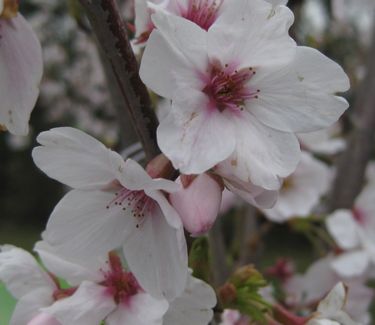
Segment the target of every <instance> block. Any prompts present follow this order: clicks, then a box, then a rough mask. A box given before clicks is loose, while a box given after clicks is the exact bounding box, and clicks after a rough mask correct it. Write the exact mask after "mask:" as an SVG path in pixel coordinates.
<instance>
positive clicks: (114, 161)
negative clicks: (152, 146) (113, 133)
mask: <svg viewBox="0 0 375 325" xmlns="http://www.w3.org/2000/svg"><path fill="white" fill-rule="evenodd" d="M37 141H38V142H39V143H40V144H41V145H42V146H40V147H36V148H34V150H33V159H34V162H35V164H36V165H37V166H38V167H39V168H40V169H41V170H42V171H43V172H45V173H46V174H47V175H48V176H49V177H51V178H54V179H56V180H58V181H59V182H61V183H64V184H66V185H68V186H70V187H73V188H79V189H101V188H103V187H105V186H106V185H108V184H109V183H110V182H111V181H112V180H114V179H116V178H118V176H119V175H120V174H121V173H122V172H123V170H124V165H125V163H124V160H123V159H122V157H121V156H120V155H119V154H117V153H116V152H114V151H112V150H110V149H108V148H106V147H105V146H104V145H103V144H102V143H101V142H99V141H98V140H96V139H94V138H93V137H91V136H90V135H88V134H86V133H84V132H82V131H80V130H78V129H74V128H70V127H61V128H55V129H51V130H49V131H46V132H42V133H40V134H39V136H38V137H37Z"/></svg>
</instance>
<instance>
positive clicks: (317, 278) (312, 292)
mask: <svg viewBox="0 0 375 325" xmlns="http://www.w3.org/2000/svg"><path fill="white" fill-rule="evenodd" d="M333 260H334V256H331V255H328V256H326V257H324V258H321V259H319V260H317V261H315V262H314V263H312V264H311V265H310V267H309V268H308V269H307V271H306V272H305V273H304V274H295V275H294V276H292V277H290V278H288V280H287V281H286V282H284V284H283V286H284V289H285V292H286V297H287V300H286V301H287V304H288V305H289V306H293V307H294V308H298V309H301V310H306V309H307V310H308V309H310V308H311V306H314V305H315V304H316V303H317V302H318V301H320V300H321V299H322V298H323V297H324V296H325V295H326V294H327V291H328V288H332V287H333V286H335V284H337V283H338V282H340V281H345V283H346V285H347V286H348V288H349V294H348V296H347V302H346V310H347V311H348V313H349V314H350V316H351V317H352V318H353V319H354V320H356V321H358V322H360V323H361V324H366V325H369V324H370V323H371V322H370V315H369V307H370V304H371V301H372V299H373V297H374V293H373V290H372V289H370V288H368V287H367V286H366V285H365V282H366V277H360V278H352V279H348V278H345V279H344V278H342V277H341V276H340V275H339V274H338V273H336V272H335V271H334V270H333V268H332V261H333Z"/></svg>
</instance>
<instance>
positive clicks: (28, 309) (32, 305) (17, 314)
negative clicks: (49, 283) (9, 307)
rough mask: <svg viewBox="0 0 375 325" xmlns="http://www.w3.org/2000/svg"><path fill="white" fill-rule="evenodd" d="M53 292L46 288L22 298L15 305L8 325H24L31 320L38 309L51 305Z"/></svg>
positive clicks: (37, 312)
mask: <svg viewBox="0 0 375 325" xmlns="http://www.w3.org/2000/svg"><path fill="white" fill-rule="evenodd" d="M52 294H53V291H52V290H50V289H48V288H38V289H36V290H33V291H30V292H29V293H27V294H26V295H25V296H23V297H22V298H21V299H20V300H19V301H18V302H17V304H16V307H15V309H14V311H13V314H12V318H11V320H10V322H9V325H25V324H28V323H29V321H31V320H32V318H33V317H35V316H36V315H37V314H39V312H40V309H41V308H43V307H47V306H49V305H51V304H52V303H53V298H52Z"/></svg>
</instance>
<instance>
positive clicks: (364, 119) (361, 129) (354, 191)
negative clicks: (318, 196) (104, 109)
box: [330, 24, 375, 210]
mask: <svg viewBox="0 0 375 325" xmlns="http://www.w3.org/2000/svg"><path fill="white" fill-rule="evenodd" d="M374 57H375V24H374V28H373V37H372V45H371V49H370V51H369V53H368V63H367V69H366V71H367V75H366V77H365V79H364V80H363V82H362V85H361V88H360V90H359V93H358V96H357V101H356V103H355V105H354V112H353V124H354V128H353V130H352V132H351V134H350V136H349V139H348V146H347V148H346V150H345V152H344V153H343V154H342V156H341V158H340V160H339V163H338V170H337V174H336V179H335V182H334V186H333V191H332V196H331V201H330V208H331V210H335V209H338V208H352V207H353V203H354V200H355V198H356V196H357V195H358V194H359V192H360V191H361V189H362V186H363V182H364V177H365V169H366V166H367V163H368V161H369V159H370V156H371V151H372V149H373V148H374V139H375V91H374V90H375V60H374Z"/></svg>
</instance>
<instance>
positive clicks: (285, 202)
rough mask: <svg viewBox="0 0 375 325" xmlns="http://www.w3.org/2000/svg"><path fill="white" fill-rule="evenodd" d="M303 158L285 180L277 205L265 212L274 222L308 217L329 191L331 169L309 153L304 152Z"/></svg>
mask: <svg viewBox="0 0 375 325" xmlns="http://www.w3.org/2000/svg"><path fill="white" fill-rule="evenodd" d="M301 158H302V159H301V161H300V163H299V165H298V166H297V169H296V171H295V172H294V173H293V174H292V175H291V176H289V177H288V178H286V179H285V180H284V183H283V186H282V187H281V189H280V191H279V198H278V201H277V203H276V205H275V206H274V207H273V208H272V209H264V210H263V213H264V214H265V216H266V217H267V218H269V219H270V220H272V221H276V222H283V221H286V220H288V219H290V218H293V217H307V216H308V215H309V213H311V211H312V209H313V208H314V207H315V206H316V205H317V203H318V202H319V199H320V197H321V196H322V195H323V194H324V193H325V192H326V191H327V190H328V187H329V185H330V180H331V173H330V169H329V168H328V167H327V166H326V165H325V164H324V163H322V162H320V161H319V160H317V159H315V158H313V156H311V155H310V154H309V153H307V152H302V156H301Z"/></svg>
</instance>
